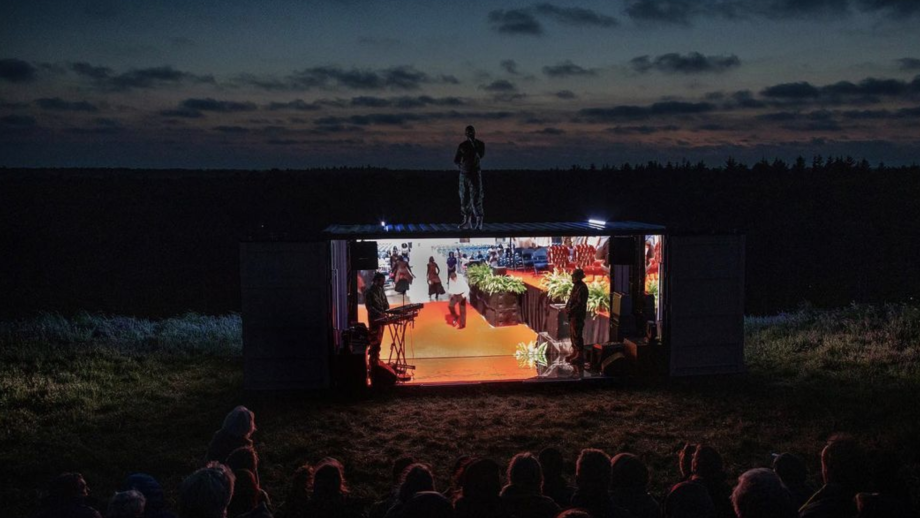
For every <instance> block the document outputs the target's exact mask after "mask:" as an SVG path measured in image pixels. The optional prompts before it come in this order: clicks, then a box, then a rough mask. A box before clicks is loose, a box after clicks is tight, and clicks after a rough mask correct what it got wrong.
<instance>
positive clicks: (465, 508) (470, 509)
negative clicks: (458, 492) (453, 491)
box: [454, 496, 511, 518]
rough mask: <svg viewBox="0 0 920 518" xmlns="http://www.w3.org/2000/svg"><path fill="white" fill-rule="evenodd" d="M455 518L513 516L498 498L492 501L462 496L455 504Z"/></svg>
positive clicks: (503, 517)
mask: <svg viewBox="0 0 920 518" xmlns="http://www.w3.org/2000/svg"><path fill="white" fill-rule="evenodd" d="M454 518H511V515H510V514H509V513H508V511H507V510H506V509H505V504H504V502H502V499H501V498H500V497H498V496H496V497H494V498H490V499H471V498H466V497H463V496H461V497H460V498H458V499H457V501H456V502H454Z"/></svg>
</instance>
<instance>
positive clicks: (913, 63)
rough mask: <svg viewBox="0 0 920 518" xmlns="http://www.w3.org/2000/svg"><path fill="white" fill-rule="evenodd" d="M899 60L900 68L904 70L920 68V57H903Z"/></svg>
mask: <svg viewBox="0 0 920 518" xmlns="http://www.w3.org/2000/svg"><path fill="white" fill-rule="evenodd" d="M897 61H898V65H899V68H900V69H901V70H904V71H912V70H920V59H917V58H901V59H899V60H897Z"/></svg>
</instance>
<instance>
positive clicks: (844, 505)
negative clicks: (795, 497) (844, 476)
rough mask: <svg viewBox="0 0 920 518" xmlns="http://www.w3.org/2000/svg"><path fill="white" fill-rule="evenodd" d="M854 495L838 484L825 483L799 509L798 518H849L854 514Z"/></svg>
mask: <svg viewBox="0 0 920 518" xmlns="http://www.w3.org/2000/svg"><path fill="white" fill-rule="evenodd" d="M855 496H856V494H855V493H853V492H852V491H847V490H846V488H844V487H843V486H841V485H840V484H833V483H831V484H825V485H824V487H822V488H821V489H819V490H818V492H817V493H815V494H814V495H812V497H811V498H810V499H809V500H808V502H806V503H805V505H803V506H802V508H801V509H799V518H851V517H854V516H856V502H855V501H854V500H853V498H854V497H855Z"/></svg>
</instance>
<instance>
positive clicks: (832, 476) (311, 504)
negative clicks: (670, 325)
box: [37, 406, 914, 518]
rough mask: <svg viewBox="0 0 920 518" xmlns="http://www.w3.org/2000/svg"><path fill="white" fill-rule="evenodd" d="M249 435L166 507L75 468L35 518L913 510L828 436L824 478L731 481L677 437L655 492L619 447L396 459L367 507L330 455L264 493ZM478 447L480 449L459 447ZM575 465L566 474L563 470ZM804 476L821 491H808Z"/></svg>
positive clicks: (216, 443) (774, 469) (717, 461)
mask: <svg viewBox="0 0 920 518" xmlns="http://www.w3.org/2000/svg"><path fill="white" fill-rule="evenodd" d="M255 430H256V425H255V415H254V414H253V412H252V411H250V410H249V409H247V408H246V407H243V406H238V407H236V408H235V409H233V410H232V411H231V412H230V413H229V414H228V415H227V416H226V418H225V419H224V423H223V426H222V427H221V428H220V430H218V431H217V432H216V433H215V434H214V436H213V438H212V439H211V443H210V445H209V447H208V448H207V453H206V454H205V455H204V456H203V457H202V458H201V460H200V461H199V462H200V468H199V469H197V470H195V471H194V472H193V473H191V474H190V475H188V476H187V477H185V479H184V480H183V481H182V483H181V484H180V486H179V487H178V492H177V498H176V500H177V501H176V504H175V506H173V505H171V504H170V502H169V501H168V500H169V499H167V498H165V497H164V490H163V488H162V487H161V486H160V484H159V483H158V482H157V480H156V479H155V478H154V476H152V475H151V474H145V473H133V474H130V475H128V476H127V478H126V479H125V481H124V483H123V484H122V485H121V486H120V487H119V488H118V490H117V491H116V492H114V493H113V494H112V493H108V492H109V491H111V489H110V488H106V489H105V490H104V491H102V493H104V494H111V496H110V497H108V498H104V499H102V500H97V499H94V498H92V497H90V491H89V486H88V485H87V481H85V480H84V478H83V476H82V475H80V474H79V473H74V472H71V473H63V474H61V475H59V476H57V477H55V478H54V479H53V480H51V481H50V483H49V486H48V488H47V492H46V496H45V498H44V500H43V502H42V506H41V509H40V511H39V512H38V514H37V517H38V518H63V517H69V518H101V517H102V516H103V514H102V513H101V512H100V511H99V510H97V509H105V514H104V516H106V517H109V518H140V517H147V518H153V517H156V518H176V517H177V516H178V517H179V518H224V517H228V518H272V517H279V518H352V517H354V518H361V517H367V518H413V517H426V518H428V517H430V518H441V517H443V518H450V517H457V518H530V517H533V518H556V517H566V518H659V517H664V518H677V517H687V518H787V517H788V518H792V517H799V518H848V517H859V518H872V517H884V518H901V517H910V516H914V514H913V513H912V509H911V501H910V495H909V489H908V487H907V485H906V484H905V482H904V480H903V479H901V478H900V477H899V470H898V466H897V465H893V464H887V463H886V460H885V459H887V457H884V456H882V455H875V456H870V455H868V454H867V453H866V452H865V451H864V450H863V448H862V447H861V445H860V444H859V443H858V442H857V441H856V440H855V439H853V438H852V437H849V436H845V435H834V436H831V437H830V438H829V440H828V441H827V443H826V445H825V446H824V448H823V449H822V450H821V452H820V460H821V473H820V475H819V476H813V477H809V476H808V473H807V470H806V463H805V462H804V461H803V460H802V459H801V458H800V457H798V456H796V455H793V454H791V453H782V454H778V455H777V454H773V455H772V457H773V459H772V465H769V466H759V467H753V468H751V469H748V470H746V471H743V472H742V473H740V474H737V478H736V477H735V475H736V474H734V473H728V472H727V470H726V468H725V463H724V462H723V458H722V456H721V455H720V454H719V452H718V451H717V450H716V449H715V448H713V447H712V446H709V445H705V444H695V443H687V444H686V445H685V446H684V447H683V448H682V449H681V450H680V451H679V452H678V453H677V455H676V459H675V461H676V463H677V464H678V465H679V470H680V477H679V479H678V480H674V481H673V483H672V484H670V485H669V487H651V486H650V479H651V477H650V472H649V468H648V466H647V465H646V463H645V462H644V461H643V460H642V458H641V456H640V455H636V454H633V453H630V452H625V451H623V452H618V453H616V454H614V455H612V456H611V455H609V454H608V452H605V451H603V450H600V449H596V448H585V449H582V450H581V451H580V452H579V453H577V456H576V454H575V452H570V453H571V455H572V458H568V457H567V453H566V452H564V451H563V450H562V449H561V448H559V447H556V446H554V445H547V446H546V447H544V448H543V449H542V450H540V451H539V452H519V453H517V454H515V455H513V456H512V457H511V459H510V461H509V462H508V464H507V465H506V466H504V465H502V464H500V463H499V462H497V461H496V460H495V459H491V458H489V457H480V456H475V455H470V456H462V457H460V458H458V459H457V460H456V462H455V463H454V464H453V466H432V465H430V464H428V463H426V462H425V459H419V458H414V457H412V456H399V457H397V458H395V459H394V460H393V463H392V475H391V476H392V479H391V480H390V487H389V489H388V490H386V491H384V492H382V494H380V495H379V497H378V498H377V499H376V501H371V500H370V499H364V500H359V499H357V498H354V497H352V496H351V492H350V488H351V486H350V484H349V483H348V481H347V477H346V473H347V472H348V471H350V470H361V469H362V467H363V466H360V465H358V466H345V465H343V463H342V462H340V461H338V460H336V459H334V458H331V457H327V458H323V459H319V460H317V461H316V462H315V463H303V464H302V465H301V466H300V467H298V468H297V469H296V470H294V471H293V472H292V473H291V474H290V476H289V477H288V480H287V481H286V482H285V484H284V485H285V486H286V487H283V488H271V490H270V489H269V488H266V487H265V486H264V485H263V484H262V482H261V479H260V477H259V472H260V466H259V455H258V453H257V445H256V443H255V442H254V440H253V433H254V432H255ZM477 447H479V448H482V449H486V448H487V447H488V446H487V445H467V448H466V449H467V450H472V451H475V450H476V449H477ZM509 453H510V452H509ZM815 453H817V452H815ZM572 460H574V461H575V462H574V474H572V473H567V469H566V468H567V467H569V466H570V465H571V461H572ZM448 468H449V469H450V471H449V483H448V484H447V487H438V484H437V483H436V480H437V479H438V476H437V475H438V474H439V473H440V470H445V469H448ZM873 468H874V469H873ZM158 475H159V476H164V475H168V474H165V473H159V474H158ZM572 475H574V476H572ZM811 479H815V480H816V481H817V482H819V484H820V487H817V488H815V487H813V486H812V485H810V483H809V480H811ZM382 482H383V481H381V483H380V484H377V485H378V486H380V485H382ZM106 500H107V502H105V501H106ZM103 504H104V505H103ZM173 511H175V512H173Z"/></svg>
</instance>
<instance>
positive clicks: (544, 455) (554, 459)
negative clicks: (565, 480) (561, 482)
mask: <svg viewBox="0 0 920 518" xmlns="http://www.w3.org/2000/svg"><path fill="white" fill-rule="evenodd" d="M538 460H539V461H540V467H542V468H543V480H549V479H551V478H560V477H562V471H563V468H564V467H565V466H564V461H563V460H562V452H561V451H559V449H558V448H554V447H552V446H549V447H547V448H543V450H541V451H540V456H539V459H538Z"/></svg>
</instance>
